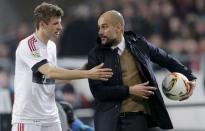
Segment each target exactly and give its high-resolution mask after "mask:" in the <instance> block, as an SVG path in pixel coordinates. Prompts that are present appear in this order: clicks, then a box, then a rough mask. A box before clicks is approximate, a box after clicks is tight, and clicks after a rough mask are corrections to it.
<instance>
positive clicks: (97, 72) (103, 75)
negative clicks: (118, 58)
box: [88, 63, 113, 81]
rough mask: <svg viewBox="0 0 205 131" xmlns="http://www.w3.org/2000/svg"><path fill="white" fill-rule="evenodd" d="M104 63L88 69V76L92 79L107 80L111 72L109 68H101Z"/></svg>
mask: <svg viewBox="0 0 205 131" xmlns="http://www.w3.org/2000/svg"><path fill="white" fill-rule="evenodd" d="M103 66H104V63H101V64H99V65H97V66H95V67H93V68H92V69H90V70H88V78H89V79H93V80H103V81H107V80H108V79H109V78H110V77H112V75H113V72H112V69H110V68H103Z"/></svg>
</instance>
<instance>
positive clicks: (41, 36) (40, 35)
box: [35, 29, 48, 45]
mask: <svg viewBox="0 0 205 131" xmlns="http://www.w3.org/2000/svg"><path fill="white" fill-rule="evenodd" d="M35 34H36V37H37V38H38V39H39V40H40V41H41V42H42V43H43V44H45V45H46V44H47V43H48V38H47V37H46V35H45V34H44V33H43V32H42V31H40V29H39V30H36V32H35Z"/></svg>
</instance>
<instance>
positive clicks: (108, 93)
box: [87, 53, 129, 102]
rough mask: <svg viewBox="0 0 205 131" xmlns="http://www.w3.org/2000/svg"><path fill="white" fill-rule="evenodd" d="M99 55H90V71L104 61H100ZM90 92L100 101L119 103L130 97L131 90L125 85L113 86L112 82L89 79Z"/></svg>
mask: <svg viewBox="0 0 205 131" xmlns="http://www.w3.org/2000/svg"><path fill="white" fill-rule="evenodd" d="M97 57H99V55H97V53H90V54H89V56H88V65H87V67H88V69H91V68H93V67H94V66H96V65H98V64H100V63H101V62H102V61H100V60H101V59H98V58H97ZM88 81H89V85H90V90H91V92H92V94H93V96H94V98H95V99H97V100H99V101H104V102H106V101H109V102H111V101H119V100H122V99H124V98H126V97H127V96H128V95H129V89H128V87H126V86H123V85H114V84H113V85H112V84H110V83H111V82H110V80H108V81H100V80H91V79H89V80H88Z"/></svg>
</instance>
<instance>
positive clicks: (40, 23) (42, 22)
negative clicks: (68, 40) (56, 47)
mask: <svg viewBox="0 0 205 131" xmlns="http://www.w3.org/2000/svg"><path fill="white" fill-rule="evenodd" d="M46 25H47V24H46V22H44V21H40V22H39V26H40V27H42V28H45V26H46Z"/></svg>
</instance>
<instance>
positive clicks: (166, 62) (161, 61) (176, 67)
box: [144, 39, 196, 81]
mask: <svg viewBox="0 0 205 131" xmlns="http://www.w3.org/2000/svg"><path fill="white" fill-rule="evenodd" d="M144 41H145V43H146V44H147V46H148V50H149V54H148V55H149V57H150V59H151V61H153V62H154V63H157V64H158V65H160V66H161V67H165V68H167V69H168V70H169V71H170V72H179V73H182V74H184V75H185V76H186V77H187V78H188V79H189V80H190V81H192V80H195V79H196V77H195V76H194V75H193V74H192V71H191V70H190V69H189V68H188V67H186V66H184V65H183V64H182V63H181V62H180V61H179V60H177V59H176V58H174V57H173V56H171V55H170V54H168V53H167V52H165V51H164V50H162V49H160V48H157V47H155V46H154V45H153V44H151V43H150V42H148V41H146V40H145V39H144Z"/></svg>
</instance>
